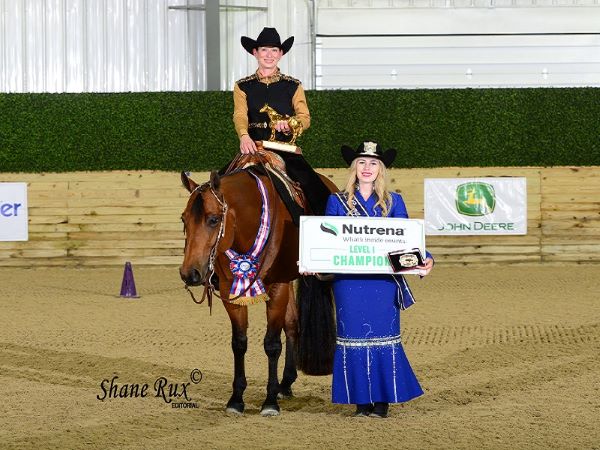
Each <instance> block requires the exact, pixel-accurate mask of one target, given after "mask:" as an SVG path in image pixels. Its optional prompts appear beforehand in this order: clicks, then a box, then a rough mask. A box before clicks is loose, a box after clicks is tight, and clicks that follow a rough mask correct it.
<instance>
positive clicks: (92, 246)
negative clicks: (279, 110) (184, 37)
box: [0, 167, 600, 267]
mask: <svg viewBox="0 0 600 450" xmlns="http://www.w3.org/2000/svg"><path fill="white" fill-rule="evenodd" d="M320 172H321V173H324V174H327V175H328V176H329V177H330V178H332V179H333V181H334V182H335V183H336V184H337V185H338V186H341V185H343V184H344V179H345V176H346V171H345V170H342V169H325V170H320ZM486 176H524V177H526V178H527V197H528V230H527V235H525V236H462V237H457V236H430V237H428V238H427V248H428V250H430V251H431V253H432V254H433V255H434V256H435V257H436V261H437V262H438V263H445V264H447V263H449V264H469V263H490V262H493V263H540V262H544V263H546V262H548V263H565V262H568V263H588V262H594V263H598V262H600V167H585V168H582V167H554V168H540V167H521V168H519V167H517V168H510V167H508V168H507V167H503V168H437V169H394V170H391V171H390V179H391V182H392V187H393V188H394V189H395V190H397V191H398V192H401V193H402V195H403V196H404V199H405V201H406V204H407V207H408V210H409V213H410V214H411V217H415V218H422V217H423V179H424V178H436V177H437V178H453V177H486ZM192 177H193V178H194V179H195V180H197V181H205V180H207V179H208V174H207V173H197V174H193V176H192ZM0 181H13V182H14V181H21V182H27V183H29V198H28V201H29V222H30V225H29V241H28V242H0V266H24V267H28V266H51V265H52V266H106V265H122V264H123V263H124V262H125V261H131V262H132V263H133V264H138V265H139V264H147V265H160V264H166V265H178V264H180V263H181V259H182V252H183V232H182V225H181V222H180V220H179V217H180V215H181V212H182V210H183V208H184V206H185V203H186V200H187V196H188V195H187V191H185V190H184V189H183V188H182V187H181V182H180V179H179V174H178V173H174V172H151V171H140V172H73V173H63V174H7V173H0Z"/></svg>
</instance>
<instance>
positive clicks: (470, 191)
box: [456, 181, 496, 216]
mask: <svg viewBox="0 0 600 450" xmlns="http://www.w3.org/2000/svg"><path fill="white" fill-rule="evenodd" d="M495 207H496V193H495V192H494V186H492V185H491V184H487V183H482V182H480V181H472V182H469V183H464V184H461V185H459V186H458V187H457V188H456V210H457V211H458V212H459V213H460V214H462V215H464V216H485V215H486V214H491V213H493V212H494V208H495Z"/></svg>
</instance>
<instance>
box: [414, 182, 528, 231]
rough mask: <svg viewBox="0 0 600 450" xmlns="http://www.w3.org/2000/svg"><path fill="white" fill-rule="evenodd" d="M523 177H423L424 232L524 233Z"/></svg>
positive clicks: (524, 201)
mask: <svg viewBox="0 0 600 450" xmlns="http://www.w3.org/2000/svg"><path fill="white" fill-rule="evenodd" d="M526 181H527V180H526V179H525V178H523V177H515V178H512V177H507V178H426V179H425V232H426V234H429V235H434V234H436V235H440V234H443V235H453V234H458V235H464V234H527V184H526Z"/></svg>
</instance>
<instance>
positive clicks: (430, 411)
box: [0, 265, 600, 450]
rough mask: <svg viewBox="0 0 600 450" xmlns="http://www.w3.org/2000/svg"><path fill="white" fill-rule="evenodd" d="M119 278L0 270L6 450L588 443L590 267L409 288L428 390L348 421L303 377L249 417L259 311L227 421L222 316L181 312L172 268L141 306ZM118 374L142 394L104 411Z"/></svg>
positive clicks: (151, 274)
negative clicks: (237, 403)
mask: <svg viewBox="0 0 600 450" xmlns="http://www.w3.org/2000/svg"><path fill="white" fill-rule="evenodd" d="M122 272H123V270H122V268H114V269H61V268H51V269H42V268H39V269H8V268H2V269H0V285H1V286H2V290H1V292H2V295H1V296H0V311H1V314H0V395H1V398H2V401H1V402H0V447H3V448H4V447H6V448H12V447H15V448H82V447H85V448H109V447H113V446H119V447H122V448H129V447H131V448H175V447H180V448H190V447H192V448H203V449H208V448H244V449H264V448H278V449H279V448H286V449H295V448H308V447H309V446H311V447H312V448H328V449H330V448H331V449H333V448H347V449H349V448H360V449H378V450H379V449H387V448H390V449H392V448H411V449H413V448H414V449H427V448H444V449H446V448H469V449H472V448H506V449H508V448H511V449H523V448H540V449H547V448H573V449H600V427H598V424H599V423H600V381H599V380H600V356H599V355H600V289H599V287H598V285H599V280H600V265H587V266H586V265H582V266H576V265H571V266H567V267H557V266H540V265H535V266H533V265H532V266H527V265H525V266H515V267H505V266H467V267H446V268H444V267H443V266H441V265H438V267H436V268H435V269H434V271H433V273H432V274H431V276H429V277H427V278H425V279H423V280H419V279H411V281H412V283H411V285H412V287H413V290H414V291H415V294H416V295H417V301H418V303H417V304H416V305H415V306H414V307H412V308H410V310H408V311H406V312H405V313H403V315H402V328H403V341H404V343H405V350H406V353H407V355H408V357H409V360H410V361H411V363H412V365H413V368H414V370H415V372H416V374H417V377H418V378H419V380H420V381H421V383H422V385H423V388H424V389H425V391H426V392H425V395H424V396H422V397H421V398H419V399H416V400H414V401H412V402H410V403H407V404H404V405H394V406H393V407H392V408H391V416H390V418H388V419H386V420H381V419H373V418H353V417H351V413H352V408H351V407H349V406H340V405H332V404H331V403H330V386H329V383H330V378H329V377H307V376H304V375H301V376H300V377H299V378H298V381H297V382H296V384H295V385H294V391H295V398H292V399H290V400H286V401H283V402H282V403H281V406H282V414H281V415H280V416H278V417H270V418H264V417H261V416H260V415H259V414H258V410H259V407H260V404H261V403H262V400H263V396H264V392H265V384H266V373H267V368H266V357H265V356H264V353H263V350H262V335H263V332H264V307H263V306H261V305H258V306H252V307H251V310H250V316H251V328H250V330H249V333H250V342H249V350H248V356H247V373H248V389H247V391H246V397H245V399H246V407H247V411H246V413H245V414H244V415H243V416H241V417H237V416H236V417H232V416H229V415H227V414H226V413H225V412H224V411H223V409H224V404H225V402H226V401H227V399H228V398H229V395H230V386H231V380H232V365H233V364H232V355H231V352H230V331H229V321H228V319H227V317H226V315H225V311H224V309H223V308H222V307H221V305H219V304H216V305H215V307H214V308H213V313H212V316H210V315H209V311H208V307H206V306H205V305H202V306H198V305H195V304H194V303H192V301H191V299H190V297H189V295H188V294H187V293H186V292H185V291H184V289H183V287H182V283H181V281H180V280H179V276H178V273H177V269H176V268H174V267H171V268H163V269H160V268H146V267H134V274H135V280H136V285H137V288H138V291H139V293H140V294H141V298H139V299H131V300H125V299H121V298H119V297H118V296H117V295H118V293H119V289H120V284H121V276H122ZM194 369H198V370H199V371H201V373H202V379H201V381H199V382H198V383H191V382H190V374H191V373H192V371H194ZM114 376H118V379H115V382H116V383H117V384H118V387H119V390H120V389H121V388H123V387H124V386H123V385H124V384H128V385H131V384H134V383H137V384H139V385H140V388H141V387H142V386H143V384H144V383H148V391H147V396H146V397H137V398H131V397H126V398H119V397H118V398H110V399H108V398H106V399H105V400H104V401H101V400H99V399H98V397H102V396H103V395H105V392H104V390H103V389H102V387H101V384H102V383H103V380H108V381H106V382H105V384H104V386H109V384H108V383H109V382H110V380H112V379H113V377H114ZM161 377H162V378H161ZM194 377H195V378H194V379H195V380H198V379H199V373H198V372H197V371H196V372H194ZM157 379H158V380H159V384H160V383H166V385H165V387H166V389H164V390H163V392H165V393H166V395H168V393H169V390H168V383H172V384H173V385H174V384H177V391H173V393H175V392H177V393H178V394H181V393H182V391H181V384H182V383H190V384H189V385H188V386H187V388H186V393H187V395H188V397H189V399H190V401H189V402H187V401H186V405H178V406H181V407H178V408H173V407H172V404H173V403H171V404H167V403H166V402H165V401H164V399H163V398H161V397H156V396H155V391H154V387H155V386H154V384H155V382H156V380H157ZM161 380H162V381H161ZM125 389H126V388H125ZM107 390H108V387H107ZM120 392H124V391H120ZM138 393H139V392H138ZM181 402H182V398H176V400H175V403H181ZM195 406H197V408H196V407H195Z"/></svg>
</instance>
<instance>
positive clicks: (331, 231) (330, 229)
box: [321, 222, 338, 236]
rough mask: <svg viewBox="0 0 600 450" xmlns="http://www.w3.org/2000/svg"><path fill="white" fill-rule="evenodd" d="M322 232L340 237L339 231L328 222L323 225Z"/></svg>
mask: <svg viewBox="0 0 600 450" xmlns="http://www.w3.org/2000/svg"><path fill="white" fill-rule="evenodd" d="M321 231H323V232H325V233H329V234H333V235H334V236H337V235H338V229H337V228H336V227H335V226H334V225H331V224H330V223H327V222H322V223H321Z"/></svg>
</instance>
